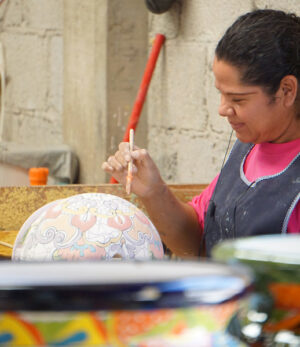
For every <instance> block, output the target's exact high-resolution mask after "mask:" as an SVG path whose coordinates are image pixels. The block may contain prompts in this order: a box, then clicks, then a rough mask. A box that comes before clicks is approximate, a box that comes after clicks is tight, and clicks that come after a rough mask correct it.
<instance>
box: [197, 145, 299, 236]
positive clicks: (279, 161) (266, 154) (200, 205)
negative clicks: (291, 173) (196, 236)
mask: <svg viewBox="0 0 300 347" xmlns="http://www.w3.org/2000/svg"><path fill="white" fill-rule="evenodd" d="M299 153H300V139H297V140H294V141H291V142H287V143H280V144H277V143H261V144H258V145H255V146H254V147H253V148H252V150H251V152H250V153H249V155H248V156H247V158H246V161H245V165H244V173H245V176H246V178H247V179H248V181H250V182H253V181H255V180H256V179H258V178H259V177H263V176H269V175H274V174H276V173H279V172H281V171H282V170H284V169H285V168H286V167H287V166H288V164H289V163H290V162H291V161H292V160H293V159H294V158H295V157H296V155H297V154H299ZM218 177H219V175H217V176H216V177H215V178H214V179H213V181H212V182H211V183H210V185H209V186H208V187H207V188H206V189H205V190H204V191H203V192H202V193H201V194H200V195H198V196H195V197H194V198H193V200H192V201H191V202H190V204H191V205H192V206H193V207H194V209H195V211H196V213H197V215H198V220H199V224H200V226H201V228H202V230H203V228H204V216H205V213H206V210H207V207H208V203H209V200H210V199H211V196H212V194H213V191H214V189H215V186H216V183H217V180H218ZM287 231H288V233H299V232H300V203H299V202H298V203H297V205H296V207H295V208H294V210H293V212H292V214H291V217H290V219H289V224H288V228H287Z"/></svg>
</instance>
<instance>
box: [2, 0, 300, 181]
mask: <svg viewBox="0 0 300 347" xmlns="http://www.w3.org/2000/svg"><path fill="white" fill-rule="evenodd" d="M265 7H269V8H277V9H283V10H288V11H293V12H296V13H297V14H298V15H300V1H299V0H285V1H282V0H228V1H226V2H224V1H221V0H214V1H208V0H178V1H177V3H176V4H175V5H174V6H173V7H172V9H171V10H170V11H169V12H167V13H165V14H161V15H154V14H148V12H147V10H146V7H145V6H144V2H143V0H126V1H124V0H4V1H3V2H2V3H1V5H0V42H2V44H3V45H4V54H5V62H6V64H5V69H6V73H7V87H6V92H5V93H6V94H5V96H6V103H5V119H4V133H3V139H4V140H8V141H14V142H18V143H30V144H34V145H39V144H40V143H43V144H49V145H51V144H53V143H55V144H60V143H63V142H64V143H66V144H69V145H71V147H72V148H74V150H75V151H76V153H77V154H78V156H79V159H80V162H81V176H80V182H81V183H103V182H104V181H106V180H107V177H106V176H105V175H104V174H103V173H102V171H101V169H100V165H101V162H102V160H103V159H104V158H105V157H107V156H108V155H109V154H110V153H112V152H113V151H114V150H115V149H116V146H117V143H118V142H119V141H120V140H121V138H122V135H123V132H124V129H125V125H126V122H127V119H128V117H129V114H130V112H131V109H132V106H133V102H134V99H135V96H136V92H137V90H138V86H139V84H140V81H141V77H142V73H143V70H144V67H145V64H146V58H147V49H148V51H149V50H150V48H151V41H152V39H153V38H154V36H155V33H157V32H161V33H164V34H166V36H167V40H166V43H165V45H164V48H163V50H162V53H161V55H160V58H159V61H158V65H157V68H156V70H155V73H154V78H153V80H152V83H151V86H150V89H149V93H148V97H147V104H146V105H145V110H144V113H143V115H142V122H141V124H139V127H138V130H137V139H136V141H137V144H138V145H140V146H142V147H147V148H148V149H149V151H150V153H151V154H152V156H153V157H154V159H155V161H156V163H157V164H158V166H159V168H160V169H161V172H162V175H163V177H164V178H165V179H166V180H167V181H168V182H169V183H171V182H173V183H199V182H201V183H203V182H209V181H210V180H211V179H212V178H213V177H214V175H215V174H216V173H217V172H218V171H219V169H220V167H221V164H222V160H223V156H224V152H225V149H226V146H227V141H228V138H229V134H230V128H229V127H228V125H227V123H226V120H224V119H222V118H221V117H219V116H218V112H217V109H218V99H219V96H218V94H217V92H216V91H215V89H214V81H213V75H212V71H211V63H212V59H213V52H214V48H215V45H216V43H217V41H218V39H219V38H220V37H221V35H222V33H223V32H224V30H225V29H226V28H227V27H228V25H230V24H231V23H232V21H233V20H235V19H236V17H237V16H239V15H240V14H243V13H244V12H246V11H249V10H251V9H254V8H265ZM87 124H88V125H87Z"/></svg>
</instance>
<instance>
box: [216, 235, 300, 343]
mask: <svg viewBox="0 0 300 347" xmlns="http://www.w3.org/2000/svg"><path fill="white" fill-rule="evenodd" d="M212 254H213V258H214V259H216V260H219V261H222V262H224V261H225V262H227V263H229V264H234V263H235V264H236V263H243V264H246V265H248V266H249V267H251V268H252V269H253V271H254V274H255V277H256V278H255V294H254V295H253V296H252V298H251V299H250V301H249V307H247V308H245V309H244V310H243V311H241V312H240V314H239V317H238V318H239V319H238V320H239V323H236V325H240V327H239V329H237V330H240V332H239V333H238V334H240V335H244V336H243V337H244V338H246V339H248V341H250V342H251V341H252V342H257V341H261V343H262V345H266V346H267V345H268V346H300V235H272V236H269V235H268V236H255V237H250V238H243V239H237V240H233V241H232V240H231V241H225V242H223V243H220V244H219V245H217V246H216V247H215V248H214V250H213V253H212ZM232 326H233V325H232ZM235 327H236V326H235ZM295 341H296V342H295ZM282 343H283V344H282ZM295 343H296V344H295Z"/></svg>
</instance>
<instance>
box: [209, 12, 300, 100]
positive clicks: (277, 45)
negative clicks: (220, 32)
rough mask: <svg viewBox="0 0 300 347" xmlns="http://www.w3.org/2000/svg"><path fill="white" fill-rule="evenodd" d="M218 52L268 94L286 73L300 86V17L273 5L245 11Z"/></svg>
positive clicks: (228, 32) (225, 35) (247, 80)
mask: <svg viewBox="0 0 300 347" xmlns="http://www.w3.org/2000/svg"><path fill="white" fill-rule="evenodd" d="M215 53H216V57H217V59H219V60H224V61H226V62H228V63H229V64H231V65H233V66H235V67H237V68H239V70H240V72H241V82H243V83H245V84H248V85H259V86H261V87H263V88H264V89H265V91H266V92H267V93H268V94H269V95H274V94H275V92H276V91H277V90H278V88H279V85H280V81H281V80H282V78H283V77H284V76H286V75H294V76H295V77H296V78H297V80H298V86H299V82H300V18H299V17H297V16H296V15H295V14H293V13H285V12H283V11H277V10H271V9H264V10H262V9H261V10H255V11H252V12H249V13H246V14H245V15H242V16H240V17H239V18H238V19H237V20H236V21H235V22H234V23H233V24H232V25H231V26H230V27H229V28H228V29H227V31H226V32H225V34H224V36H223V37H222V38H221V40H220V41H219V43H218V45H217V47H216V51H215ZM298 92H299V91H298ZM298 95H299V93H298Z"/></svg>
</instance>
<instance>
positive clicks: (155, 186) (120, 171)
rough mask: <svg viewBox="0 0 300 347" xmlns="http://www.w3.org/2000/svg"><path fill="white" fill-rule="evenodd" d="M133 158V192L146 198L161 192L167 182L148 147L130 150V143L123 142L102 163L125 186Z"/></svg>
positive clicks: (103, 167) (104, 168) (106, 170)
mask: <svg viewBox="0 0 300 347" xmlns="http://www.w3.org/2000/svg"><path fill="white" fill-rule="evenodd" d="M131 159H132V160H133V177H132V183H131V191H132V193H134V194H136V195H137V196H139V197H141V198H145V199H148V198H151V197H154V196H155V195H156V194H159V193H160V192H161V190H163V189H164V187H165V183H164V181H163V180H162V178H161V176H160V173H159V170H158V168H157V166H156V165H155V163H154V161H153V160H152V158H151V157H150V155H149V153H148V152H147V150H146V149H140V148H138V147H137V146H134V147H133V151H132V152H130V150H129V143H128V142H122V143H120V145H119V150H118V151H117V152H116V153H115V154H114V155H112V156H110V157H109V158H108V159H107V161H106V162H104V163H103V164H102V169H103V170H104V171H105V172H107V173H109V174H111V175H112V176H113V177H114V178H115V179H116V180H117V181H118V182H119V183H121V184H122V185H123V186H125V185H126V176H127V171H128V163H129V161H130V160H131Z"/></svg>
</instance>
